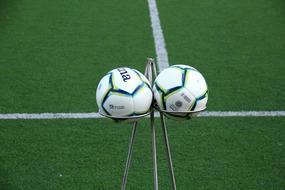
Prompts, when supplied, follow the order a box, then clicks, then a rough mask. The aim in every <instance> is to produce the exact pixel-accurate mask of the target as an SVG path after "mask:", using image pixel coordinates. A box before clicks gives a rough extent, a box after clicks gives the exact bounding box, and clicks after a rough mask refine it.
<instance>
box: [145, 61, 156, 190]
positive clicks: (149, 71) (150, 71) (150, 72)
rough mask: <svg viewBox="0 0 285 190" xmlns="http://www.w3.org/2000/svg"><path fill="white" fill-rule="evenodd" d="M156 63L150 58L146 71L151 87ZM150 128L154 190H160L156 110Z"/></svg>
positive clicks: (151, 118) (152, 115) (151, 116)
mask: <svg viewBox="0 0 285 190" xmlns="http://www.w3.org/2000/svg"><path fill="white" fill-rule="evenodd" d="M154 67H155V63H154V59H152V58H148V59H147V64H146V69H145V75H146V77H147V78H148V80H149V82H150V84H151V86H152V84H153V81H154V79H155V77H156V76H155V73H154V72H155V68H154ZM150 127H151V133H152V138H151V139H152V140H151V142H152V143H151V144H152V169H153V171H152V173H153V189H154V190H158V177H157V176H158V175H157V157H156V134H155V125H154V109H153V108H151V112H150Z"/></svg>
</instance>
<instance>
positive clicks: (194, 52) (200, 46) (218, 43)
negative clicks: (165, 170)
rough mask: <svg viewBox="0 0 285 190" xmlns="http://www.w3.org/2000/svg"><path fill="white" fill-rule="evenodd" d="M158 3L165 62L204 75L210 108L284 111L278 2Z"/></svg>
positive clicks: (283, 28)
mask: <svg viewBox="0 0 285 190" xmlns="http://www.w3.org/2000/svg"><path fill="white" fill-rule="evenodd" d="M157 2H158V9H159V13H160V19H161V23H162V27H163V31H164V34H165V39H166V44H167V50H168V53H169V59H170V63H171V64H189V65H192V66H194V67H196V68H197V69H198V70H200V71H201V72H202V73H203V74H204V76H205V78H206V80H207V82H208V85H209V90H210V94H209V106H208V107H209V109H211V110H225V111H227V110H284V108H285V91H284V90H285V85H284V80H285V72H284V71H285V64H284V62H285V53H284V52H285V35H284V34H285V12H284V9H285V2H284V1H283V0H271V1H267V0H252V1H247V0H239V1H236V0H221V1H210V0H191V1H186V0H185V1H179V3H177V2H176V1H172V0H158V1H157ZM170 13H171V14H170Z"/></svg>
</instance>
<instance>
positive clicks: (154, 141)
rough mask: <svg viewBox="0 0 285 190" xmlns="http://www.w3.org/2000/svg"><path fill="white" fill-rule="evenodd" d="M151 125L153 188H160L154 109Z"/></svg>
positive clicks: (155, 189)
mask: <svg viewBox="0 0 285 190" xmlns="http://www.w3.org/2000/svg"><path fill="white" fill-rule="evenodd" d="M150 127H151V131H152V164H153V188H154V190H158V178H157V159H156V135H155V125H154V111H153V110H152V111H151V115H150Z"/></svg>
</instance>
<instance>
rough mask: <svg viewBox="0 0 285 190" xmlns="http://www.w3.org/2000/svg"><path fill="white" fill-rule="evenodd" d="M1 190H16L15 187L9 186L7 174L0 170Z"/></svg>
mask: <svg viewBox="0 0 285 190" xmlns="http://www.w3.org/2000/svg"><path fill="white" fill-rule="evenodd" d="M0 189H1V190H15V188H14V187H12V186H11V185H9V184H8V182H7V174H6V173H5V172H4V171H3V170H1V168H0Z"/></svg>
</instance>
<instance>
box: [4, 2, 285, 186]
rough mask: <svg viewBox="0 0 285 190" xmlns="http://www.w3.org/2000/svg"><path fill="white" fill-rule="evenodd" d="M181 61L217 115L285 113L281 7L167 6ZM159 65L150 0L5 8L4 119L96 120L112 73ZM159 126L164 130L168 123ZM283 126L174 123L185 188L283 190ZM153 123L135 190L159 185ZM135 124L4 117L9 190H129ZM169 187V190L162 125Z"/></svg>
mask: <svg viewBox="0 0 285 190" xmlns="http://www.w3.org/2000/svg"><path fill="white" fill-rule="evenodd" d="M157 2H158V9H159V12H160V19H161V24H162V28H163V32H164V34H165V40H166V44H167V50H168V53H169V60H170V64H181V63H182V64H189V65H192V66H194V67H196V68H197V69H198V70H200V71H201V72H202V74H203V75H204V76H205V78H206V80H207V82H208V85H209V90H210V94H209V104H208V110H216V111H229V110H237V111H240V110H268V111H271V110H284V109H285V103H284V102H285V99H284V97H285V92H284V90H285V88H284V82H283V81H284V80H285V75H284V70H285V66H284V62H285V54H284V52H285V36H284V34H285V15H284V8H285V3H284V2H283V1H282V0H271V1H265V0H259V1H257V0H252V1H245V0H240V1H233V0H227V1H226V0H221V1H210V0H190V1H188V0H184V1H179V2H178V1H170V0H158V1H157ZM148 56H149V57H154V56H155V50H154V43H153V37H152V31H151V25H150V19H149V13H148V5H147V1H146V0H137V1H131V0H124V1H119V0H108V1H103V0H85V1H78V0H61V1H56V0H50V1H44V0H38V1H32V0H14V1H12V0H11V1H10V0H1V1H0V82H1V85H0V113H1V114H2V113H17V112H18V113H25V112H27V113H41V112H53V113H54V112H96V111H97V107H96V103H95V89H96V86H97V84H98V82H99V80H100V78H101V77H102V76H103V75H104V74H105V73H106V72H108V71H109V70H111V69H113V68H116V67H119V66H129V67H134V68H137V69H138V70H140V71H143V70H144V65H145V61H146V57H148ZM157 124H158V123H157ZM284 124H285V120H284V118H283V117H282V118H273V117H269V118H257V117H256V118H250V117H249V118H197V119H194V120H193V121H191V122H189V121H188V122H181V123H176V122H174V121H168V126H169V127H168V129H169V139H170V142H171V148H172V153H173V163H174V168H175V173H176V178H177V188H178V189H181V190H189V189H195V190H196V189H201V190H202V189H203V190H205V189H209V190H214V189H217V190H220V189H236V190H243V189H244V190H248V189H253V190H283V189H284V187H285V184H284V181H285V173H284V171H285V160H284V158H285V151H284V150H285V149H284V146H285V130H284ZM148 125H149V123H148V121H146V120H143V121H142V122H141V123H140V126H139V128H138V136H137V141H136V144H135V150H134V160H133V164H132V166H131V168H130V173H129V180H128V184H127V186H128V189H132V190H137V189H138V190H140V189H141V190H146V189H152V164H151V149H150V147H151V139H150V138H151V135H150V129H149V126H148ZM130 133H131V126H127V125H124V124H119V125H116V124H114V123H113V122H111V121H110V120H105V119H96V120H95V119H94V120H86V119H79V120H40V121H39V120H32V121H31V120H27V121H21V120H17V121H8V120H0V189H1V190H15V189H17V190H20V189H25V190H26V189H29V190H30V189H43V190H45V189H71V190H72V189H74V190H75V189H76V190H78V189H84V190H87V189H96V190H104V189H105V190H110V189H120V183H121V178H122V173H123V168H124V164H125V159H126V156H127V146H128V140H129V136H130ZM157 141H158V144H157V146H158V147H157V148H158V162H159V165H158V169H159V187H160V189H163V190H167V189H170V183H169V176H168V173H167V172H168V169H167V164H166V163H167V162H166V157H165V153H164V146H163V144H162V138H161V130H160V129H158V139H157Z"/></svg>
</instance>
